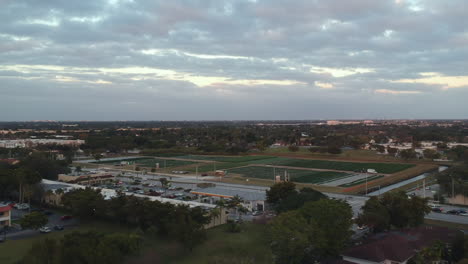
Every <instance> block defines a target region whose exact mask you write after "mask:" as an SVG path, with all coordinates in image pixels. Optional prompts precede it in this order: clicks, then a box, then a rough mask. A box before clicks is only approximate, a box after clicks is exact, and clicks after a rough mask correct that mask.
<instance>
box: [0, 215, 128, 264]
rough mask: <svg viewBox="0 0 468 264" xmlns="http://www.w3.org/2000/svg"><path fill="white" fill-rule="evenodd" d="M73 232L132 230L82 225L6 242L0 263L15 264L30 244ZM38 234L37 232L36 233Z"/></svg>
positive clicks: (108, 226) (95, 224) (101, 224)
mask: <svg viewBox="0 0 468 264" xmlns="http://www.w3.org/2000/svg"><path fill="white" fill-rule="evenodd" d="M73 231H80V232H85V231H95V232H97V231H99V232H109V233H113V232H131V231H132V230H130V229H128V228H126V227H122V226H118V225H113V224H109V223H93V224H83V225H81V226H79V227H75V228H70V229H65V230H64V231H52V232H51V233H49V234H39V235H38V236H34V237H31V238H26V239H21V240H8V239H7V241H5V242H4V243H0V263H2V264H10V263H16V262H17V261H19V260H20V259H21V257H22V256H23V255H24V254H26V252H27V251H28V250H29V249H30V248H31V246H32V244H34V243H35V242H37V241H42V240H44V239H46V238H61V237H63V236H64V235H66V234H69V233H71V232H73ZM37 232H38V233H39V231H37Z"/></svg>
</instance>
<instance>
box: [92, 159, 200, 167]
mask: <svg viewBox="0 0 468 264" xmlns="http://www.w3.org/2000/svg"><path fill="white" fill-rule="evenodd" d="M121 161H125V162H130V163H134V164H136V165H137V166H141V167H151V168H154V167H155V166H156V163H159V167H160V168H164V167H166V168H171V167H180V166H187V165H192V164H195V163H196V162H193V161H188V160H172V159H158V158H134V159H125V160H108V161H107V160H104V161H98V162H93V163H95V164H112V165H119V164H120V162H121Z"/></svg>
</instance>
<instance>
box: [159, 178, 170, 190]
mask: <svg viewBox="0 0 468 264" xmlns="http://www.w3.org/2000/svg"><path fill="white" fill-rule="evenodd" d="M159 182H161V186H162V187H163V188H167V187H168V185H169V181H168V180H167V179H166V178H159Z"/></svg>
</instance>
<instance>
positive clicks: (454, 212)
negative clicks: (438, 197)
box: [447, 210, 458, 215]
mask: <svg viewBox="0 0 468 264" xmlns="http://www.w3.org/2000/svg"><path fill="white" fill-rule="evenodd" d="M447 214H453V215H457V214H458V210H449V211H447Z"/></svg>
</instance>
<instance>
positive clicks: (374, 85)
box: [0, 0, 468, 120]
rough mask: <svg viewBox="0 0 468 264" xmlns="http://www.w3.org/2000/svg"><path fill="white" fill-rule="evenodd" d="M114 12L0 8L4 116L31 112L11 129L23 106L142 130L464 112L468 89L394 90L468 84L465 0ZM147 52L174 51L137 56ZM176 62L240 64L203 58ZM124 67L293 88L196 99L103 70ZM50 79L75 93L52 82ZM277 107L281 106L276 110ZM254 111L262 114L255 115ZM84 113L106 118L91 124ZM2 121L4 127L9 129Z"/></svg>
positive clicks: (89, 6)
mask: <svg viewBox="0 0 468 264" xmlns="http://www.w3.org/2000/svg"><path fill="white" fill-rule="evenodd" d="M113 2H114V4H112V3H111V1H89V0H85V1H60V0H52V1H33V0H30V1H0V5H1V7H2V8H0V22H1V23H0V93H1V98H0V103H1V105H2V106H0V110H1V108H2V107H5V108H7V107H8V106H11V105H12V102H15V107H16V105H21V104H27V105H28V107H24V109H25V110H22V109H23V108H18V109H17V111H15V116H17V118H20V119H21V118H22V119H40V118H39V117H35V118H28V117H27V116H28V115H30V114H32V112H31V111H29V110H27V109H29V108H32V106H37V107H38V108H39V109H45V108H44V107H42V106H45V105H47V106H53V108H54V109H58V108H59V107H65V108H66V106H67V104H68V105H69V106H73V107H70V109H67V110H66V111H65V110H62V111H60V114H57V113H54V112H53V111H50V110H47V111H46V110H41V111H42V114H41V111H38V112H37V113H34V114H37V115H41V116H43V118H44V119H52V118H47V116H48V115H49V116H56V117H55V118H64V119H71V118H66V115H67V114H69V115H70V116H72V117H73V118H75V119H86V118H87V117H96V118H98V117H102V118H104V117H105V118H106V119H118V118H117V117H125V118H129V119H132V118H131V117H132V115H136V113H137V112H142V111H143V112H145V111H146V112H148V114H147V115H145V118H146V119H158V118H157V117H158V114H161V115H164V116H166V117H165V118H166V119H171V118H173V119H210V118H212V119H244V118H259V119H262V118H270V119H276V118H278V119H283V118H293V119H297V118H308V116H310V118H320V117H323V118H339V117H343V118H344V117H347V118H357V117H363V118H364V117H365V118H370V117H372V114H371V113H376V115H383V114H384V113H386V111H387V113H388V115H391V116H394V117H404V115H405V114H408V113H409V112H410V111H409V109H410V108H412V105H416V106H417V109H418V111H413V112H411V113H412V114H414V116H412V117H432V116H436V115H445V116H446V117H452V116H455V115H458V116H463V115H465V116H466V115H467V114H468V111H467V108H466V107H465V106H463V105H462V104H461V102H460V99H459V98H460V96H466V95H468V94H467V92H466V90H467V89H466V88H458V89H451V90H442V89H441V86H440V85H425V84H404V83H395V82H393V81H396V80H399V79H408V78H419V77H421V76H420V73H421V72H439V73H441V74H445V75H449V76H464V75H467V73H466V59H467V58H468V46H467V45H466V44H467V43H468V38H467V36H468V35H467V29H466V26H465V25H466V24H467V23H468V16H466V13H467V8H468V6H467V5H466V4H465V3H464V1H462V0H453V1H449V2H447V1H437V0H430V1H419V5H420V10H419V11H415V10H414V6H412V5H413V3H414V2H415V1H401V3H400V4H397V3H396V1H394V0H387V1H374V0H353V1H346V3H344V2H343V1H341V0H329V1H308V0H294V1H285V0H258V1H247V0H245V1H228V0H217V1H216V0H186V1H184V0H177V1H154V0H144V1H127V0H121V1H113ZM412 9H413V10H412ZM93 19H94V20H93ZM47 21H49V22H51V21H55V22H56V23H57V26H54V25H47ZM31 22H35V23H31ZM148 49H159V50H166V49H167V50H175V51H176V52H166V53H164V54H162V55H148V54H143V53H141V52H140V51H141V50H148ZM184 52H186V53H192V54H200V55H229V56H246V57H249V58H248V59H233V58H217V59H213V58H200V57H196V56H188V55H186V54H185V55H184ZM279 58H282V60H278V59H279ZM16 64H23V65H51V66H66V67H67V70H66V71H65V72H60V71H51V70H48V69H47V68H44V69H40V68H37V67H36V68H35V69H34V70H30V71H27V72H20V71H14V70H6V69H7V66H8V67H10V68H8V69H11V67H12V66H13V65H16ZM311 66H318V67H326V68H338V69H352V68H368V69H371V70H373V71H371V72H367V73H360V74H353V75H348V76H344V77H333V75H332V74H318V73H313V72H310V67H311ZM70 67H79V68H81V69H80V70H79V71H78V70H73V69H71V68H70ZM125 67H147V68H158V69H166V70H172V71H175V72H177V73H178V74H179V75H190V76H196V77H222V78H226V79H228V80H233V81H235V80H277V81H282V80H292V81H296V82H299V83H301V84H292V85H269V84H263V85H233V84H229V83H213V84H211V85H208V86H206V87H197V86H196V85H195V84H194V83H191V82H189V81H176V80H164V79H163V77H162V76H156V75H155V74H147V73H146V74H135V73H123V72H121V73H112V74H111V73H107V74H105V73H102V72H99V70H98V68H125ZM3 68H5V69H3ZM85 69H86V70H85ZM57 75H60V76H65V77H67V78H74V80H78V82H63V81H62V82H60V81H58V80H57V79H56V76H57ZM136 77H145V78H144V79H141V80H140V79H136ZM97 81H104V82H111V84H99V83H96V82H97ZM316 82H321V83H328V84H330V85H333V89H321V88H319V87H317V86H316ZM377 90H391V91H400V92H401V91H403V92H404V91H417V92H420V94H399V95H398V94H383V93H378V92H376V91H377ZM363 98H365V100H366V102H367V103H366V104H362V101H363ZM434 98H437V99H440V100H442V99H443V100H444V101H443V102H442V103H441V104H442V105H443V106H444V107H442V108H443V109H444V110H443V111H442V113H439V112H436V111H434V110H433V109H432V107H431V105H430V104H429V103H428V102H431V103H435V102H436V99H434ZM465 98H466V97H465ZM76 99H79V100H80V103H81V104H78V103H77V102H76V101H74V100H76ZM64 102H67V103H64ZM208 102H211V103H208ZM277 104H285V105H287V106H285V107H282V108H277V107H276V108H275V107H273V106H272V105H277ZM31 105H32V106H31ZM80 105H85V106H86V107H81V106H80ZM116 105H123V106H125V107H124V108H127V109H128V111H123V110H122V109H121V108H122V107H121V108H119V107H117V106H116ZM175 105H177V107H175ZM236 106H241V107H236ZM395 106H397V107H395ZM216 107H219V109H221V110H218V108H216ZM375 108H378V109H379V110H378V111H376V110H375ZM75 109H78V110H75ZM106 109H107V110H106ZM187 109H190V110H191V111H187ZM255 109H257V111H256V113H257V114H252V113H251V111H254V110H255ZM320 109H322V110H320ZM420 109H422V110H420ZM92 110H95V111H99V113H102V115H101V116H99V115H92V114H91V113H92ZM111 110H112V111H114V112H115V113H116V114H115V116H114V115H113V114H112V113H113V112H112V111H111ZM424 110H425V111H424ZM2 113H5V111H1V112H0V120H1V119H7V118H10V117H9V115H7V114H2ZM309 113H314V114H315V113H317V116H314V114H309ZM295 114H297V117H295ZM184 116H187V117H186V118H184ZM376 117H377V116H376ZM389 117H390V116H389Z"/></svg>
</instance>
